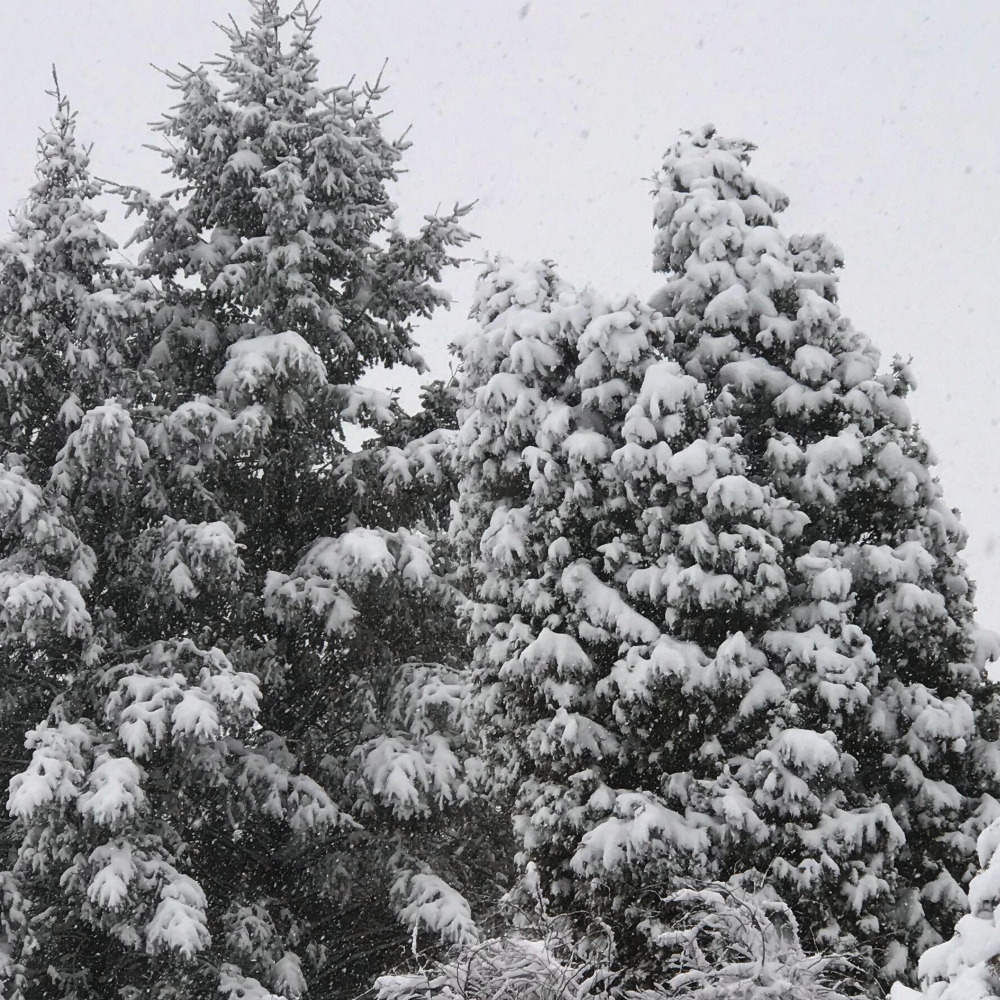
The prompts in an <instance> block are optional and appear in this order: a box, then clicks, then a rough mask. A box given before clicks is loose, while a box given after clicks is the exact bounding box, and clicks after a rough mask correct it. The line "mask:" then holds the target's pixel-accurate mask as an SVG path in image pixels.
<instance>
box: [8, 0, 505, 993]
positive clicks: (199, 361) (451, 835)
mask: <svg viewBox="0 0 1000 1000" xmlns="http://www.w3.org/2000/svg"><path fill="white" fill-rule="evenodd" d="M251 8H252V23H251V25H250V26H249V27H248V28H247V29H246V30H243V29H239V28H236V27H232V28H228V29H226V34H227V40H228V43H229V51H228V52H227V53H226V54H225V55H224V56H223V57H221V59H220V61H218V62H217V63H213V64H209V65H202V66H199V67H197V68H196V69H193V70H189V71H185V72H183V73H179V74H177V75H174V76H172V78H171V79H172V83H173V86H174V88H175V89H176V90H177V92H178V94H179V103H178V104H177V106H176V107H175V108H174V110H173V112H172V114H171V115H170V117H168V118H167V119H166V120H164V121H163V122H162V123H161V124H160V126H159V130H160V132H161V133H162V134H163V136H164V137H165V139H166V140H167V143H166V147H165V150H164V156H165V157H166V160H167V167H168V172H169V174H170V175H171V176H172V177H173V178H174V180H175V181H176V183H177V187H176V189H175V190H174V191H173V192H172V193H170V194H168V195H167V196H165V197H162V198H155V197H152V196H150V195H148V194H147V193H145V192H142V191H139V190H136V189H123V191H122V192H121V193H123V194H124V196H125V198H126V201H127V204H128V207H129V208H130V210H131V211H133V212H136V213H138V215H139V219H140V222H139V227H138V230H137V231H136V234H135V237H134V239H135V241H136V243H137V247H138V251H139V253H138V264H137V265H136V266H132V265H129V264H126V263H121V264H118V263H113V262H112V256H111V254H112V250H113V249H114V244H113V242H112V241H111V240H110V239H109V238H108V237H107V236H105V235H104V234H103V233H102V231H101V222H102V215H101V213H100V212H99V211H98V210H97V209H96V208H95V198H96V197H97V196H98V195H100V194H101V190H102V189H101V186H100V185H99V184H98V183H97V182H96V181H94V179H93V178H92V177H91V176H90V173H89V166H88V156H87V153H86V151H85V150H83V149H82V148H81V147H80V146H79V145H78V143H77V141H76V136H75V126H74V120H73V116H72V114H71V113H70V111H69V109H68V105H67V103H66V101H65V100H64V99H62V98H61V97H60V98H59V99H58V112H57V116H56V119H55V121H54V123H53V127H52V129H51V131H50V132H48V133H46V134H45V136H44V137H43V138H42V140H41V145H40V151H39V152H40V159H39V166H38V181H37V183H36V185H35V187H34V188H33V189H32V192H31V195H30V198H29V200H28V202H27V205H26V207H25V209H24V211H23V212H22V213H21V214H19V215H18V216H16V217H15V220H14V232H13V235H12V237H11V238H10V239H9V240H7V241H6V243H5V244H4V247H3V250H2V256H0V337H2V341H0V344H2V346H0V350H2V363H3V369H2V372H3V379H2V390H3V396H2V399H3V406H4V410H3V414H2V426H3V427H4V428H5V432H4V440H3V445H2V447H3V470H2V473H0V484H2V489H0V497H2V498H3V499H2V504H0V511H2V516H3V525H4V531H3V550H2V562H0V598H2V601H3V605H2V618H0V626H2V631H0V642H2V645H3V671H4V693H5V700H4V705H3V736H4V740H5V760H6V762H7V771H8V776H9V777H12V780H11V783H10V798H9V802H8V808H9V811H10V813H11V817H12V820H13V823H12V825H11V826H10V828H9V829H8V830H7V834H6V837H7V843H8V844H9V845H10V849H11V857H10V867H9V870H8V871H7V872H6V873H5V874H4V876H3V880H4V883H3V884H4V893H5V895H4V907H3V929H4V942H3V968H2V975H3V978H4V980H5V981H6V984H7V985H6V987H5V988H4V991H5V995H7V996H11V997H16V996H24V997H36V996H52V997H66V998H69V997H102V998H103V997H107V996H109V995H112V994H115V995H119V991H123V992H121V993H120V995H123V996H133V995H134V996H140V995H141V996H164V997H166V996H170V997H187V996H190V997H196V996H197V997H201V996H206V995H215V994H216V993H217V992H218V991H219V990H221V991H222V993H223V994H224V995H227V996H228V995H231V996H247V995H249V996H254V997H266V996H270V995H272V994H274V995H283V996H286V997H293V996H298V995H300V994H301V993H302V992H303V991H304V990H306V989H307V988H308V989H309V991H310V994H311V995H312V996H317V997H319V996H329V995H334V994H338V995H339V994H341V993H344V992H345V991H347V992H349V991H351V990H354V989H357V988H360V987H361V986H363V985H364V984H365V983H366V982H369V981H370V979H371V976H372V974H373V973H374V971H375V970H378V969H380V968H382V967H383V966H384V965H385V964H386V963H387V962H390V961H395V960H397V959H398V957H399V956H400V955H401V954H403V953H404V948H405V946H406V944H407V942H408V941H409V940H410V938H411V935H413V934H417V933H418V932H421V933H423V932H426V931H430V932H432V933H433V939H434V940H438V939H445V940H454V941H466V940H469V939H471V937H472V935H473V934H474V933H475V923H474V920H473V914H472V907H473V905H474V904H475V901H476V896H475V886H477V885H479V886H482V885H484V884H489V883H492V881H493V877H494V874H495V872H496V871H497V869H498V868H502V866H503V865H502V862H501V861H497V860H496V859H495V858H494V857H493V855H492V854H491V847H490V844H491V842H492V838H491V837H489V836H484V835H483V833H482V832H481V828H482V826H483V824H482V823H477V822H476V810H477V809H478V808H482V807H480V806H477V805H476V804H475V803H473V802H472V801H471V800H472V794H471V792H470V787H469V778H470V776H474V774H475V767H474V762H468V766H467V759H466V758H467V750H466V748H467V742H468V741H467V733H466V721H465V720H466V714H467V713H465V712H464V701H465V692H466V687H465V684H464V680H463V677H462V675H461V672H460V669H459V668H460V666H461V657H462V655H463V654H462V649H463V644H462V641H461V636H460V633H459V631H458V629H457V627H456V624H455V620H454V615H453V613H452V611H451V609H452V607H453V606H454V604H455V601H456V599H457V595H456V592H455V590H454V587H453V585H452V584H451V583H449V582H448V580H447V579H446V578H445V577H444V576H443V575H442V568H443V567H444V566H445V563H444V562H442V560H441V558H440V553H439V549H440V544H439V535H440V530H441V525H440V521H441V513H440V510H439V506H440V504H439V498H438V497H437V495H436V494H435V493H434V492H433V491H432V490H431V489H429V488H427V487H426V486H421V484H422V483H424V482H425V481H426V480H428V479H431V480H433V478H434V477H435V476H436V475H437V474H438V473H437V471H436V468H435V467H433V466H429V465H428V464H427V463H426V462H425V461H424V460H423V457H424V455H425V453H428V452H429V453H430V454H435V449H439V448H440V442H439V441H438V438H440V436H441V434H442V433H446V427H442V428H441V429H440V430H439V429H438V424H439V423H441V424H443V425H446V424H447V422H448V416H447V405H446V404H447V393H445V392H443V391H442V393H439V394H438V395H440V396H441V398H442V400H443V401H444V404H445V408H444V410H439V411H435V412H430V413H427V414H425V415H424V417H423V419H422V420H420V419H417V418H412V419H409V420H401V419H400V420H397V417H399V416H400V415H401V411H400V410H399V407H398V405H396V404H395V402H394V401H393V400H392V399H391V398H390V397H388V396H386V395H385V394H383V393H376V392H372V391H371V390H366V389H364V388H362V387H360V386H359V385H358V384H357V382H358V378H359V377H360V376H361V374H362V373H363V372H365V371H366V370H367V369H368V368H369V367H370V366H371V365H372V364H374V363H382V364H387V365H391V364H395V363H404V364H410V365H417V366H420V365H421V362H420V359H419V357H418V355H417V354H416V353H415V350H414V344H413V336H412V323H413V321H414V320H415V319H418V318H420V317H425V316H427V315H429V314H430V313H431V311H432V310H433V309H434V308H435V307H437V306H438V305H441V304H443V303H445V301H446V297H445V295H444V294H443V293H442V292H441V291H439V290H438V289H437V287H436V286H435V282H436V281H437V280H438V278H439V277H440V273H441V270H442V268H445V267H447V266H449V265H451V264H452V263H453V258H452V256H451V253H452V249H453V248H455V247H457V246H460V245H461V244H462V243H463V242H465V240H466V239H467V238H468V237H467V234H466V233H465V232H464V231H463V230H462V228H461V227H460V225H459V218H460V216H461V214H462V211H461V210H459V211H456V212H455V213H453V214H452V215H450V216H447V217H444V218H439V217H436V216H428V217H427V220H426V223H425V225H424V227H423V229H422V230H421V232H420V233H419V234H418V235H417V236H416V237H413V238H410V237H406V236H404V235H403V234H402V233H401V232H400V231H399V229H398V228H397V227H396V225H395V223H394V221H393V214H394V211H395V206H394V205H393V203H392V201H391V200H390V198H389V195H388V192H387V188H386V185H387V184H388V183H389V182H391V181H392V180H393V179H394V178H395V177H396V171H397V169H398V163H399V160H400V157H401V155H402V153H403V151H404V149H405V144H403V143H401V142H390V141H388V140H387V139H386V138H385V137H384V136H383V134H382V131H381V128H380V125H379V118H378V116H377V115H376V113H375V110H374V105H375V104H376V102H377V101H378V99H379V97H380V92H379V91H378V90H377V89H370V88H365V89H362V90H360V91H356V90H350V89H345V88H339V89H333V90H330V89H324V88H322V87H321V86H320V85H319V83H318V82H317V72H316V70H317V67H316V58H315V56H314V54H313V51H312V35H313V32H314V30H315V26H316V21H315V18H314V16H313V15H312V14H311V13H310V12H308V11H306V10H305V9H303V8H300V9H297V10H296V11H295V12H294V13H293V14H292V15H291V16H286V15H283V14H282V13H281V12H280V11H279V9H278V5H277V3H275V2H273V0H254V2H253V3H252V4H251ZM432 395H433V394H432ZM435 398H436V397H435ZM345 421H354V422H359V423H362V424H365V423H367V424H370V425H371V426H373V427H375V428H378V427H381V426H382V425H391V424H394V423H395V424H396V425H397V426H393V427H386V429H385V430H384V431H383V434H382V436H381V437H380V438H377V439H376V440H375V441H374V443H373V444H372V445H371V446H370V447H369V448H367V450H366V451H365V452H364V454H363V455H361V456H359V455H358V454H356V453H351V452H349V451H348V449H347V448H346V446H345V444H344V440H343V427H344V422H345ZM404 496H405V498H406V501H407V502H406V503H405V504H404V503H401V502H399V501H400V498H401V497H404ZM25 741H26V742H25ZM24 746H26V748H27V749H26V750H24V749H22V747H24ZM469 768H471V770H469ZM459 848H461V849H459ZM463 885H465V886H470V887H472V888H471V889H470V890H469V892H470V894H469V896H468V897H467V896H465V895H463V894H462V892H461V891H460V889H459V887H460V886H463Z"/></svg>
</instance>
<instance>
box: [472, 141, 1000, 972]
mask: <svg viewBox="0 0 1000 1000" xmlns="http://www.w3.org/2000/svg"><path fill="white" fill-rule="evenodd" d="M751 149H752V147H751V146H750V145H749V144H748V143H745V142H739V141H728V140H725V139H722V138H720V137H719V136H717V135H716V134H715V133H714V131H713V130H712V129H711V128H706V129H704V130H702V131H701V132H698V133H695V134H693V135H689V136H686V137H685V138H683V139H681V140H680V141H679V142H678V143H677V144H676V145H675V146H674V147H673V149H672V150H671V151H670V152H669V154H668V155H667V157H666V158H665V161H664V165H663V170H662V172H661V173H660V175H659V177H658V180H657V188H658V194H657V208H656V224H657V228H658V236H657V243H656V263H657V267H658V268H659V269H660V270H662V271H665V272H666V274H667V282H666V284H665V285H664V287H663V289H662V290H661V291H660V292H658V293H657V294H656V295H655V296H654V298H653V300H652V302H651V304H650V305H649V306H646V305H643V304H641V303H639V302H637V301H635V300H634V299H631V298H627V297H623V298H619V299H614V300H605V299H602V298H601V297H600V296H598V295H596V294H595V293H593V292H591V291H584V292H578V291H576V290H575V289H573V288H572V287H570V286H569V285H567V284H566V283H565V282H563V281H562V280H561V279H559V278H558V276H557V275H556V274H555V272H554V271H553V269H552V268H551V267H550V266H548V265H537V266H533V267H529V268H525V269H516V268H512V267H511V266H510V265H508V264H506V263H497V264H495V265H493V266H491V267H490V268H489V269H488V270H487V273H486V274H485V275H484V277H483V279H482V281H481V283H480V286H479V290H478V293H477V301H476V310H475V311H476V318H477V321H478V325H477V329H476V330H475V331H474V332H473V333H471V334H470V335H469V337H468V338H467V340H466V341H465V343H464V344H463V346H462V352H463V362H464V365H463V390H464V393H465V398H464V406H465V409H464V411H463V414H462V415H463V417H464V422H463V424H462V427H461V430H460V438H459V441H460V463H461V466H462V470H463V479H462V483H461V496H460V512H459V516H458V518H457V519H456V522H455V525H454V530H455V534H456V538H457V540H458V541H459V543H460V545H461V546H462V547H463V549H464V551H465V552H467V553H468V555H469V559H470V562H471V567H470V572H471V585H473V586H474V587H475V597H476V600H475V602H474V603H472V604H470V606H469V608H468V616H469V621H470V627H471V634H472V641H473V643H474V644H476V646H477V648H476V666H477V676H478V684H479V688H480V691H479V696H478V698H479V706H480V711H481V712H482V714H483V716H484V718H485V720H486V723H487V730H486V738H485V739H486V743H487V744H488V745H489V746H491V748H492V749H491V755H492V758H493V766H494V773H495V776H496V778H497V780H498V782H499V783H500V785H501V786H503V787H508V788H512V789H514V790H516V793H517V808H516V819H515V824H516V829H517V831H518V834H519V836H520V838H521V840H522V843H523V857H524V858H527V859H530V860H531V861H533V862H534V863H535V864H536V865H537V867H538V870H539V871H540V872H541V874H542V877H543V883H544V887H545V891H546V892H547V893H548V894H549V895H550V896H551V897H552V901H553V905H555V906H557V907H558V908H561V909H562V910H563V911H564V912H567V913H586V914H588V915H589V916H588V918H587V919H593V918H594V917H595V916H597V917H599V918H600V919H602V920H604V921H605V922H606V923H607V924H608V926H609V927H610V928H611V929H612V931H613V934H614V937H615V944H616V947H617V948H618V950H619V958H618V961H619V963H620V964H621V965H622V966H624V967H629V966H631V967H633V968H635V969H638V970H640V972H641V974H645V975H649V976H657V975H661V974H662V970H663V961H664V957H663V956H662V955H658V954H657V945H656V942H657V940H663V939H662V938H659V939H658V938H657V934H659V933H660V932H659V931H656V930H655V928H656V927H657V926H658V924H657V921H658V920H659V915H660V913H661V911H662V909H663V907H664V899H665V898H666V897H667V896H669V895H670V893H671V892H672V885H673V884H674V880H675V879H676V878H678V877H679V876H695V877H701V878H708V879H725V880H728V879H730V878H731V877H740V876H741V875H744V874H746V873H753V872H758V873H760V875H762V876H763V877H764V878H765V879H766V883H767V884H768V885H770V886H771V887H772V889H773V890H774V891H775V892H776V893H777V894H778V896H779V897H780V898H782V899H784V900H785V901H786V902H787V903H788V904H789V905H790V906H791V908H792V911H793V912H794V914H795V916H796V918H797V920H798V921H799V924H800V926H801V928H802V931H803V934H805V935H807V936H808V941H807V942H806V943H807V950H817V949H824V948H834V949H853V948H855V947H859V948H861V949H862V950H863V951H867V952H868V953H869V954H870V955H871V956H872V958H873V959H874V961H875V965H876V969H877V974H878V975H879V976H880V977H882V978H883V980H885V979H889V980H891V979H892V978H895V977H896V976H900V975H910V974H912V970H913V967H914V962H915V958H916V955H918V954H919V953H920V952H921V951H922V950H923V948H924V947H925V946H926V945H928V944H930V943H933V942H935V941H937V940H939V939H940V936H941V935H942V934H944V935H947V934H950V932H951V928H952V926H953V925H954V921H955V920H956V919H957V917H958V916H959V915H960V914H961V913H962V912H964V909H965V907H966V897H965V885H966V883H967V881H968V877H969V874H970V859H971V856H972V853H973V845H974V843H975V838H976V835H977V834H978V832H979V830H981V829H982V828H983V827H984V826H985V825H986V824H987V823H988V822H990V821H991V820H992V819H993V817H994V816H995V814H996V808H997V803H996V799H995V798H994V797H993V796H994V795H996V794H997V792H998V788H997V784H998V782H997V770H996V766H995V759H996V757H995V753H996V744H995V737H996V720H997V710H996V702H995V695H994V689H993V687H992V685H990V684H989V683H988V682H987V681H986V679H985V674H984V671H983V655H982V651H981V650H978V649H977V642H976V631H975V629H974V627H973V622H972V614H973V604H972V590H971V585H970V583H969V581H968V579H967V577H966V574H965V569H964V564H963V563H962V561H961V559H960V556H959V553H960V550H961V548H962V545H963V542H964V537H965V536H964V531H963V529H962V527H961V524H960V522H959V520H958V517H957V515H956V513H955V512H954V511H952V510H951V509H950V508H948V507H947V506H946V505H945V503H944V502H943V500H942V497H941V490H940V486H939V484H938V483H937V481H936V480H935V479H934V477H933V475H932V474H931V472H930V467H931V465H932V463H933V455H932V453H931V451H930V449H929V447H928V446H927V444H926V443H925V442H924V440H923V439H922V437H921V436H920V433H919V431H918V430H917V428H916V427H915V426H914V425H913V423H912V421H911V418H910V415H909V411H908V409H907V405H906V401H905V398H904V397H905V395H906V393H907V391H908V390H909V388H910V387H911V386H912V384H913V380H912V376H911V374H910V372H909V369H908V368H907V366H906V365H905V364H903V363H902V362H900V361H898V360H897V361H896V362H894V364H893V367H892V370H891V371H890V372H889V373H886V374H879V373H878V363H879V356H878V352H877V350H876V348H875V347H874V346H873V345H872V343H871V341H870V340H869V339H868V338H867V337H865V336H864V335H863V334H861V333H859V332H857V331H855V330H854V329H853V327H852V326H851V325H850V323H849V322H848V321H847V320H846V319H845V318H844V317H843V316H842V315H841V313H840V311H839V307H838V305H837V302H836V297H837V296H836V290H837V285H836V277H835V274H834V269H835V268H836V267H837V266H838V265H839V264H840V254H839V252H838V251H837V250H836V248H835V247H834V246H833V245H832V244H831V243H830V242H829V241H828V240H827V239H826V238H824V237H802V236H792V237H787V236H785V235H783V234H782V233H781V232H780V231H779V230H778V229H777V228H776V214H777V213H778V212H779V211H780V210H781V209H782V208H783V207H784V206H785V204H786V199H785V197H784V196H783V195H782V194H781V193H780V192H778V191H776V190H775V189H773V188H771V187H770V186H768V185H766V184H764V183H762V182H760V181H757V180H755V179H754V178H753V177H752V176H751V175H750V174H749V173H748V171H747V163H748V160H749V153H750V151H751Z"/></svg>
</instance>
